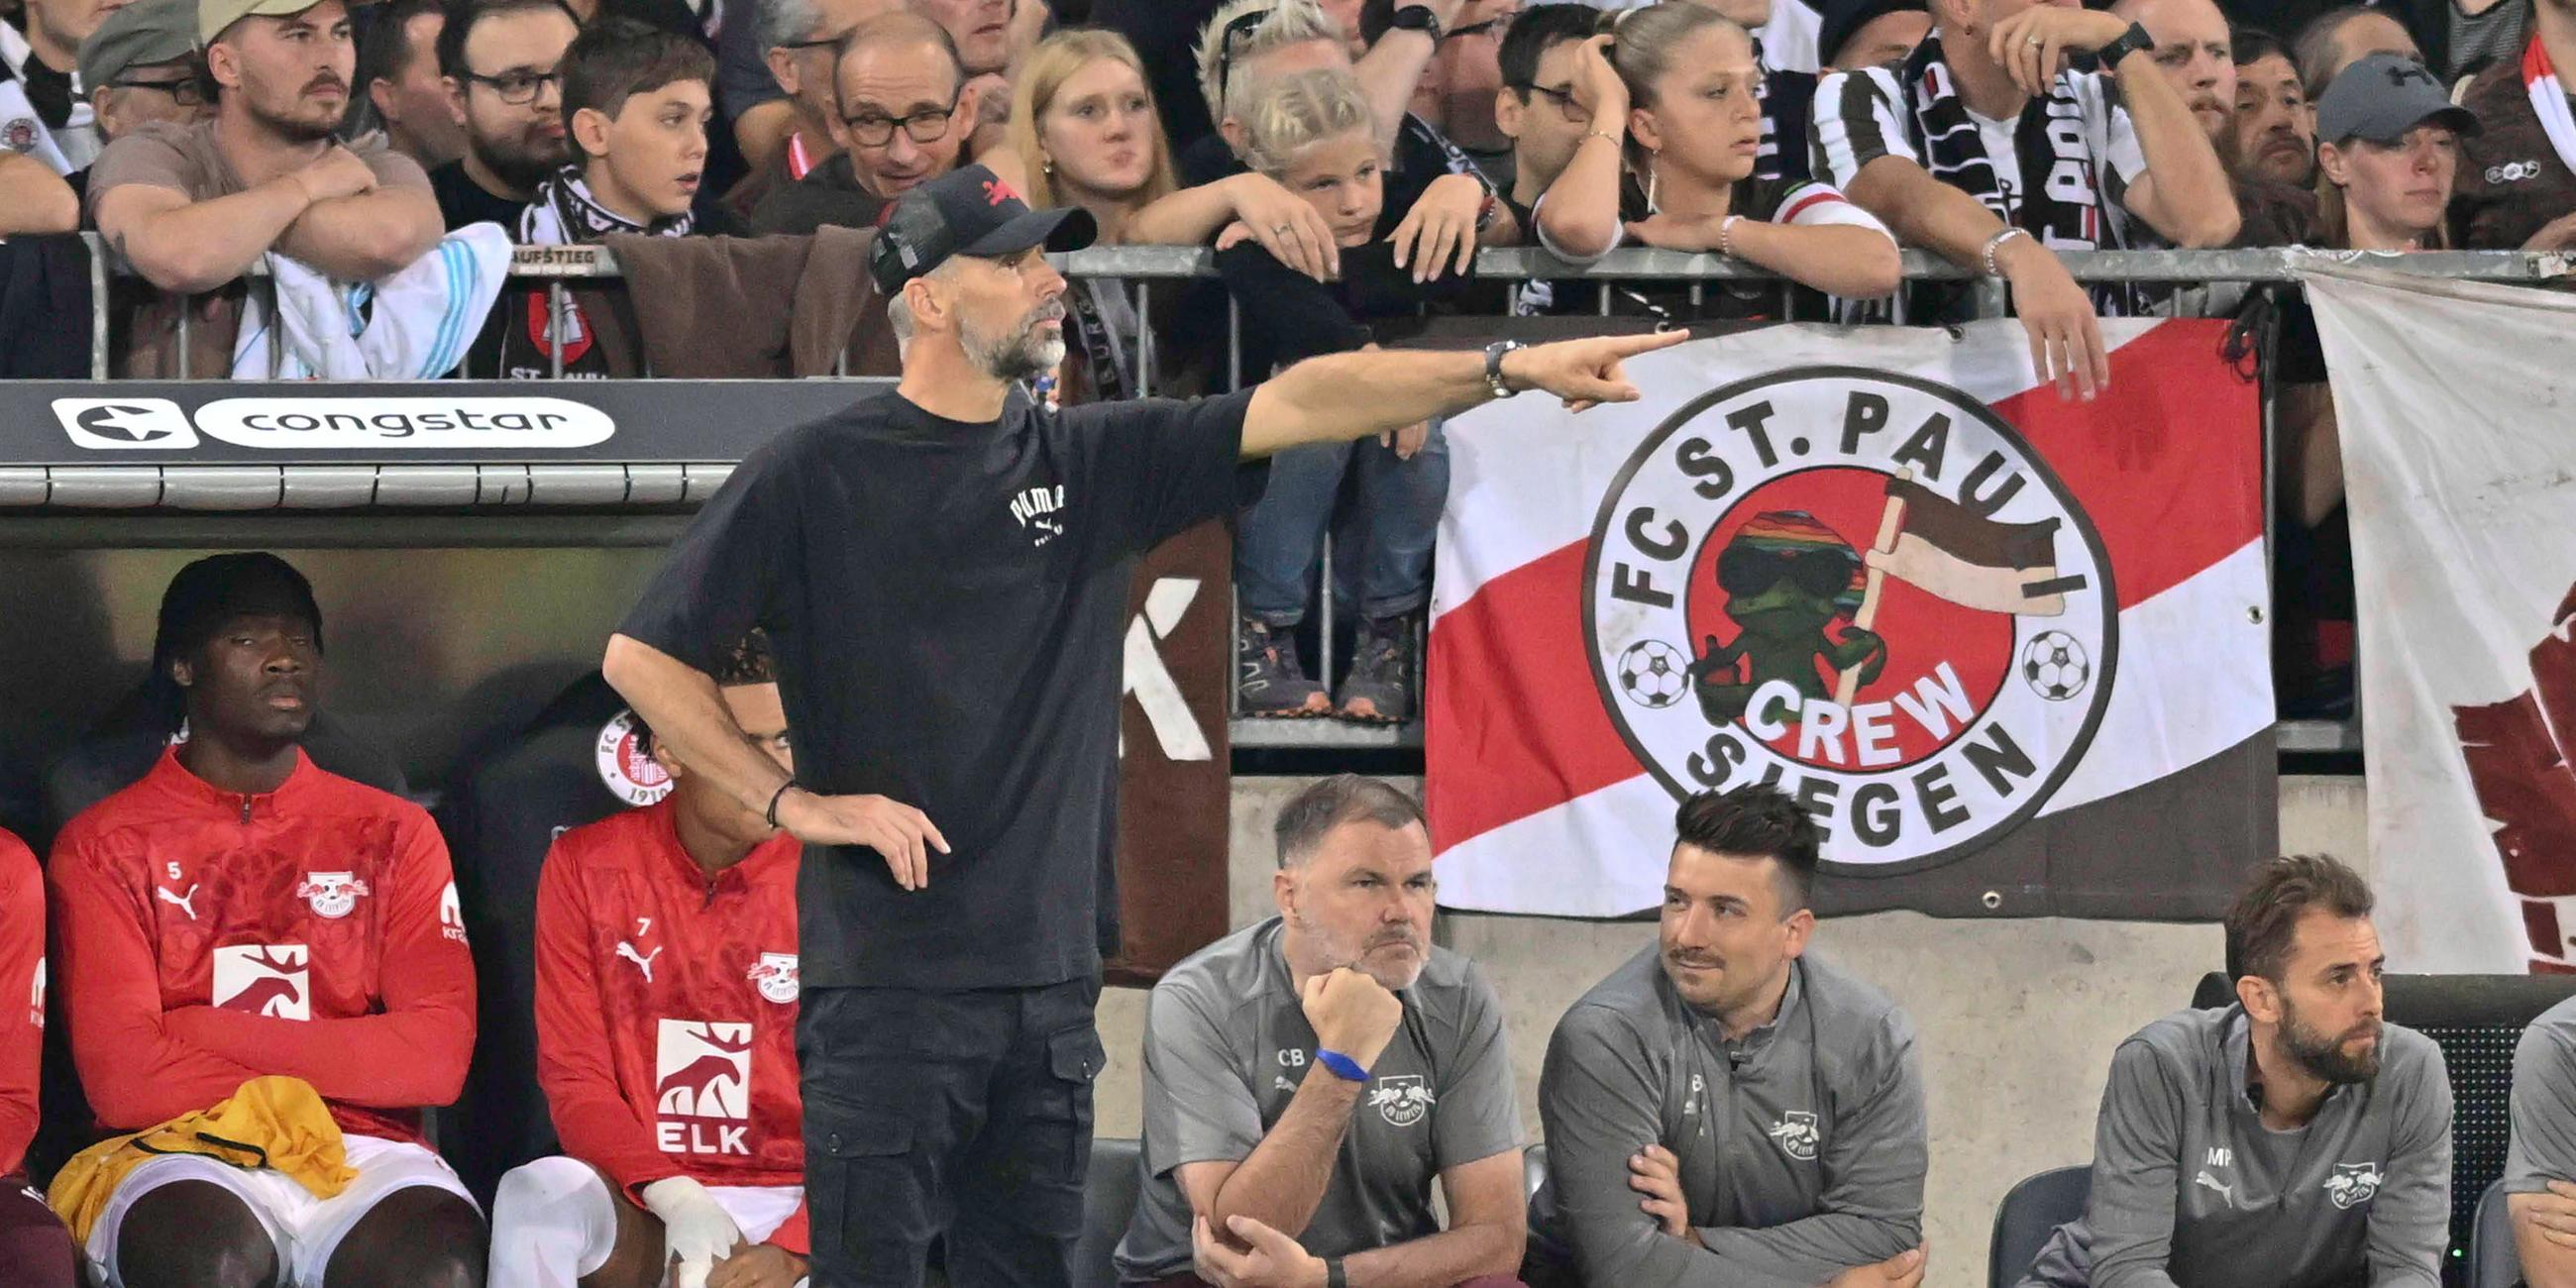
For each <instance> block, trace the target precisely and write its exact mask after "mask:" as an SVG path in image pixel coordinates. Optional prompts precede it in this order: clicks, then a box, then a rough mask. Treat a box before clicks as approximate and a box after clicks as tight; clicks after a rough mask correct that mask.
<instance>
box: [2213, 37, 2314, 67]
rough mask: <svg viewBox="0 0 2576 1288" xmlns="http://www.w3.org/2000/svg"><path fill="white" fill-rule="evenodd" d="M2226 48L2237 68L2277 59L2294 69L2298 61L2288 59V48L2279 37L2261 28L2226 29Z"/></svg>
mask: <svg viewBox="0 0 2576 1288" xmlns="http://www.w3.org/2000/svg"><path fill="white" fill-rule="evenodd" d="M2227 47H2228V50H2229V52H2230V54H2231V55H2232V56H2233V57H2234V58H2235V59H2236V65H2237V66H2239V67H2243V66H2245V65H2246V64H2248V63H2259V62H2261V61H2263V60H2264V59H2266V58H2279V59H2281V60H2283V61H2285V62H2287V63H2289V64H2290V65H2291V67H2292V68H2294V69H2295V68H2296V67H2297V66H2298V60H2297V59H2295V58H2292V57H2290V47H2289V46H2288V45H2287V44H2284V43H2282V40H2281V38H2280V37H2279V36H2275V35H2273V34H2272V33H2271V32H2269V31H2266V30H2264V29H2263V28H2261V27H2230V28H2228V29H2227Z"/></svg>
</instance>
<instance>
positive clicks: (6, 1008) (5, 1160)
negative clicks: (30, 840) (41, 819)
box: [0, 832, 45, 1176]
mask: <svg viewBox="0 0 2576 1288" xmlns="http://www.w3.org/2000/svg"><path fill="white" fill-rule="evenodd" d="M44 1050H45V878H44V874H43V873H42V872H40V871H38V870H37V868H36V856H35V855H33V854H30V853H28V852H27V847H26V846H25V845H24V844H22V843H20V842H19V840H18V838H17V837H14V836H11V835H9V834H8V833H7V832H0V1176H7V1175H10V1174H11V1173H14V1172H16V1171H17V1170H18V1165H19V1163H20V1162H22V1161H24V1160H25V1158H26V1156H27V1142H28V1141H31V1140H34V1139H35V1138H36V1079H37V1076H38V1071H39V1069H40V1067H41V1065H42V1064H43V1058H44Z"/></svg>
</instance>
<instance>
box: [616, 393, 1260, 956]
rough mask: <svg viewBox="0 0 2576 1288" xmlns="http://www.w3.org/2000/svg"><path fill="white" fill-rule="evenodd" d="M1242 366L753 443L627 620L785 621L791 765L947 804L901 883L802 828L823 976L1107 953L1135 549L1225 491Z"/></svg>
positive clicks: (708, 641)
mask: <svg viewBox="0 0 2576 1288" xmlns="http://www.w3.org/2000/svg"><path fill="white" fill-rule="evenodd" d="M1250 402H1251V393H1250V391H1248V390H1247V391H1245V392H1242V393H1237V394H1230V395H1227V396H1225V397H1221V398H1209V399H1201V400H1197V401H1193V402H1176V401H1172V400H1168V399H1146V400H1139V401H1129V402H1117V403H1090V404H1085V405H1082V406H1077V407H1069V408H1066V409H1065V410H1063V411H1062V412H1050V411H1045V410H1042V409H1040V408H1038V407H1037V406H1035V405H1034V404H1033V403H1031V402H1030V401H1029V400H1028V399H1027V398H1025V397H1022V396H1020V395H1018V394H1016V393H1015V394H1013V395H1012V397H1011V399H1010V402H1009V404H1008V405H1007V406H1006V407H1005V408H1004V409H1003V412H1002V415H1001V417H1000V418H999V419H998V420H996V421H993V422H991V423H987V424H966V423H962V422H958V421H951V420H944V419H941V418H939V417H935V416H932V415H930V414H929V413H927V412H925V411H923V410H921V409H920V408H919V407H916V406H914V405H913V404H912V403H911V402H910V401H908V400H906V399H904V398H903V397H901V396H900V395H898V394H895V393H892V392H888V393H883V394H879V395H876V396H874V397H871V398H869V399H867V400H865V401H863V402H861V403H859V404H858V405H856V406H854V407H852V408H851V409H850V410H848V411H846V412H843V413H841V414H839V415H837V416H834V417H832V418H830V419H828V420H824V421H821V422H818V423H816V424H813V425H808V426H805V427H803V428H801V429H796V430H791V431H789V432H788V433H786V434H784V435H782V436H780V437H779V438H778V439H776V440H774V441H772V442H770V443H768V444H766V445H764V446H763V447H761V448H760V449H759V450H757V451H754V452H753V453H752V454H751V456H750V457H749V458H748V459H746V460H745V461H744V462H743V463H742V465H741V466H740V467H739V468H737V469H736V470H735V471H734V474H733V477H732V478H731V479H730V480H729V481H727V482H726V484H725V486H724V488H723V489H722V490H721V491H719V492H718V493H717V494H716V496H715V498H714V499H713V500H712V501H710V502H708V504H707V508H706V509H705V510H704V511H703V512H702V513H700V514H699V516H698V518H697V520H696V521H695V522H694V523H693V524H691V525H690V528H689V531H688V532H687V534H685V535H684V536H682V537H681V539H680V541H679V543H678V544H677V545H675V546H674V547H673V548H672V551H671V559H670V562H669V563H668V564H666V565H665V566H664V567H663V569H662V571H661V573H660V575H659V576H657V577H656V578H655V579H654V581H653V583H652V585H651V586H650V587H648V588H647V589H646V591H645V593H644V596H643V599H642V601H641V602H640V603H638V604H637V605H636V607H635V610H634V612H632V613H630V614H629V615H628V616H627V619H626V621H625V623H624V625H622V626H620V627H619V628H618V629H619V630H620V631H621V632H622V633H624V634H626V635H628V636H631V637H633V638H635V639H638V640H641V641H643V642H644V643H646V644H650V645H652V646H653V647H654V648H657V649H660V650H661V651H663V652H665V653H668V654H670V655H671V656H673V657H675V658H678V659H679V660H681V661H683V662H686V663H688V664H689V665H691V666H695V667H698V668H700V669H708V668H710V667H711V666H712V664H713V663H714V661H715V660H716V658H717V657H718V656H719V655H720V654H722V653H723V652H724V651H725V650H726V649H727V648H729V647H730V646H731V644H732V643H733V642H734V641H736V640H738V639H740V638H741V637H742V636H743V635H744V634H745V633H747V632H748V631H749V630H750V629H751V628H752V627H753V626H765V627H767V628H768V631H769V635H770V640H771V644H772V647H773V649H774V651H775V653H776V656H777V659H778V666H779V689H780V693H781V696H782V698H783V699H784V701H785V703H786V708H787V721H788V727H789V728H790V729H791V730H793V736H794V738H795V740H796V778H797V781H798V782H799V783H802V784H804V785H806V786H808V787H811V788H812V789H814V790H815V791H818V792H822V793H826V794H835V795H840V794H875V795H883V796H887V797H890V798H892V799H894V800H897V801H900V802H903V803H904V804H907V805H912V806H915V807H917V808H919V809H921V810H922V811H923V812H924V813H926V814H928V815H929V816H930V821H931V823H932V824H933V825H935V826H936V827H938V828H939V830H940V832H941V833H942V834H943V835H945V836H946V837H947V839H948V843H949V845H950V846H951V847H952V851H953V852H952V853H951V854H948V855H944V856H943V855H939V854H936V853H934V854H933V855H932V856H931V860H930V884H929V886H928V887H927V888H926V889H923V890H918V891H914V892H910V893H906V892H905V891H904V890H903V889H901V888H900V887H898V886H897V885H896V884H895V883H894V878H893V877H892V876H891V875H890V874H888V872H887V871H886V866H885V861H884V860H883V858H881V857H880V856H879V855H878V854H877V853H876V852H875V851H874V850H871V849H867V848H864V847H857V846H849V847H832V848H818V849H814V850H809V851H808V852H807V856H806V861H805V865H804V870H803V873H802V875H801V876H800V877H799V879H798V885H797V908H798V916H799V923H800V926H801V932H800V933H801V939H802V941H803V948H802V950H801V951H802V956H803V961H804V971H805V975H804V979H805V982H806V984H808V985H809V986H813V987H818V988H833V987H863V986H873V987H897V988H921V989H968V988H1022V987H1031V986H1036V985H1043V984H1053V983H1058V982H1061V981H1064V980H1068V979H1075V978H1082V977H1088V976H1095V975H1097V974H1098V973H1099V970H1100V949H1099V939H1100V937H1101V935H1102V932H1103V931H1104V930H1105V929H1106V928H1107V927H1108V926H1109V925H1111V924H1112V922H1113V921H1114V918H1112V917H1111V916H1110V915H1109V914H1108V910H1110V909H1114V908H1115V907H1116V906H1117V903H1116V898H1117V896H1116V893H1115V891H1114V890H1111V889H1108V888H1105V887H1106V885H1107V884H1108V882H1109V881H1110V880H1111V879H1112V878H1111V876H1110V872H1111V869H1110V867H1109V864H1110V858H1111V855H1112V853H1113V847H1114V845H1115V843H1116V839H1117V803H1118V699H1119V692H1120V688H1119V681H1120V674H1121V657H1122V654H1123V649H1124V645H1123V640H1124V633H1123V632H1124V630H1125V626H1126V613H1127V594H1128V588H1129V582H1130V580H1131V579H1132V574H1133V571H1134V568H1135V564H1136V559H1137V556H1138V555H1140V554H1142V553H1143V552H1144V551H1145V550H1147V549H1148V548H1150V547H1152V546H1153V545H1154V544H1155V543H1157V542H1159V541H1161V540H1162V539H1163V538H1165V537H1167V536H1170V535H1172V534H1174V533H1177V532H1179V531H1181V530H1183V529H1185V528H1188V527H1190V526H1192V525H1194V524H1196V523H1199V522H1201V521H1203V520H1205V519H1208V518H1210V517H1213V516H1218V515H1224V514H1230V513H1232V512H1233V510H1234V508H1235V506H1236V504H1237V502H1238V500H1239V497H1238V491H1237V490H1238V487H1239V486H1241V485H1242V484H1243V483H1246V482H1257V481H1258V479H1259V470H1258V469H1257V468H1256V469H1253V470H1249V471H1239V470H1238V466H1237V460H1238V456H1239V454H1240V452H1241V449H1242V440H1243V416H1244V409H1245V408H1246V407H1247V406H1248V405H1249V404H1250Z"/></svg>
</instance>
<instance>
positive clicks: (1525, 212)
mask: <svg viewBox="0 0 2576 1288" xmlns="http://www.w3.org/2000/svg"><path fill="white" fill-rule="evenodd" d="M1600 23H1601V11H1600V10H1598V9H1595V8H1593V7H1592V6H1591V5H1588V4H1571V3H1569V4H1543V5H1535V6H1533V7H1531V8H1528V9H1525V10H1522V11H1521V14H1520V16H1519V17H1518V18H1517V19H1515V20H1514V21H1513V23H1512V26H1511V31H1510V33H1509V34H1508V35H1505V36H1504V37H1503V39H1502V41H1501V45H1502V49H1501V52H1500V53H1499V55H1498V56H1497V60H1496V61H1497V63H1498V64H1499V67H1500V71H1501V79H1502V83H1503V89H1502V92H1501V93H1499V94H1496V95H1495V96H1494V128H1495V130H1496V131H1497V132H1498V133H1500V134H1501V135H1502V136H1503V137H1504V138H1506V139H1509V140H1511V141H1512V186H1511V189H1510V190H1509V192H1508V193H1506V194H1505V196H1504V198H1503V200H1504V201H1505V202H1506V203H1508V204H1509V205H1510V206H1511V211H1512V217H1513V218H1514V219H1515V220H1516V221H1517V222H1518V223H1519V224H1520V226H1521V227H1523V228H1526V229H1529V230H1530V235H1531V236H1532V237H1533V238H1535V239H1537V241H1538V243H1539V244H1540V245H1541V246H1544V247H1546V248H1547V250H1548V251H1549V253H1551V254H1553V255H1555V256H1557V257H1558V258H1560V259H1563V260H1566V261H1567V262H1569V263H1576V264H1580V263H1586V262H1589V261H1590V260H1594V259H1598V258H1600V257H1601V255H1602V254H1603V253H1605V252H1606V251H1607V250H1608V249H1609V248H1608V247H1607V246H1601V247H1582V248H1577V247H1567V246H1559V245H1557V244H1556V243H1555V242H1554V241H1552V240H1551V239H1549V237H1548V235H1547V230H1546V229H1545V228H1544V227H1542V226H1541V225H1540V224H1539V222H1538V204H1539V200H1540V198H1542V197H1545V196H1546V195H1547V191H1548V189H1549V188H1550V187H1552V186H1554V185H1555V184H1556V183H1557V182H1558V181H1559V180H1560V178H1561V177H1562V176H1564V175H1565V174H1566V173H1567V171H1569V170H1571V169H1572V168H1573V165H1574V162H1575V160H1576V159H1577V157H1578V156H1580V155H1581V152H1582V147H1583V140H1584V139H1585V138H1586V137H1588V136H1589V135H1590V134H1591V133H1592V104H1591V103H1590V102H1588V101H1587V100H1586V96H1585V93H1584V91H1583V90H1582V89H1581V88H1579V87H1578V86H1577V85H1576V84H1575V79H1576V74H1577V73H1578V72H1579V71H1580V70H1581V69H1582V68H1583V66H1584V63H1585V59H1584V57H1583V54H1584V49H1583V42H1584V41H1586V40H1589V39H1591V37H1592V33H1593V32H1594V31H1595V30H1597V29H1598V28H1599V27H1600ZM1591 61H1594V62H1601V61H1602V60H1600V59H1597V58H1596V59H1593V60H1591ZM1606 68H1607V64H1606V63H1603V69H1606ZM1596 79H1602V78H1599V76H1598V73H1597V72H1596ZM1617 82H1618V77H1617V75H1616V74H1612V75H1610V76H1608V77H1607V78H1606V79H1602V87H1601V88H1596V89H1593V90H1592V91H1591V93H1590V96H1591V97H1592V98H1598V97H1600V96H1602V95H1603V94H1604V93H1607V94H1609V95H1611V96H1613V97H1624V93H1623V89H1622V87H1619V86H1618V83H1617ZM1619 128H1624V126H1623V127H1619ZM1598 151H1599V152H1601V153H1602V154H1603V155H1601V156H1599V157H1598V158H1596V159H1595V160H1593V161H1592V163H1591V164H1590V165H1589V166H1587V167H1586V172H1584V173H1577V174H1576V175H1575V177H1574V178H1573V179H1572V180H1571V181H1570V182H1573V183H1575V184H1578V185H1581V184H1585V183H1589V184H1590V185H1591V186H1593V187H1595V188H1597V189H1599V190H1600V192H1601V193H1603V194H1606V196H1607V199H1608V200H1610V201H1611V202H1613V203H1614V204H1615V203H1616V202H1617V201H1618V192H1619V155H1618V149H1617V148H1615V147H1613V148H1603V149H1598ZM1575 294H1578V295H1579V294H1582V293H1581V292H1576V293H1575ZM1588 299H1589V297H1588V296H1586V297H1585V302H1588ZM1560 303H1562V304H1564V305H1565V306H1567V307H1573V306H1574V305H1575V304H1576V303H1577V301H1575V300H1574V299H1573V297H1572V296H1568V297H1567V298H1566V299H1565V300H1563V301H1560V300H1559V299H1558V295H1557V291H1556V284H1555V283H1554V282H1548V281H1539V280H1532V281H1529V282H1524V283H1521V284H1520V285H1519V286H1517V287H1515V288H1514V290H1513V292H1512V312H1513V313H1515V314H1519V315H1522V316H1533V315H1537V314H1544V313H1553V312H1555V311H1557V309H1558V307H1559V305H1560Z"/></svg>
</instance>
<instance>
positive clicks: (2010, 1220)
mask: <svg viewBox="0 0 2576 1288" xmlns="http://www.w3.org/2000/svg"><path fill="white" fill-rule="evenodd" d="M2092 1195H2093V1165H2092V1164H2090V1163H2086V1164H2084V1165H2082V1166H2080V1167H2058V1168H2051V1169H2050V1170H2048V1171H2045V1172H2041V1173H2040V1174H2038V1175H2037V1176H2031V1177H2026V1178H2024V1179H2023V1180H2022V1182H2021V1184H2019V1185H2015V1186H2014V1187H2012V1190H2011V1192H2010V1193H2007V1194H2005V1195H2004V1201H2003V1204H2002V1205H2001V1206H1999V1207H1997V1208H1996V1209H1995V1237H1994V1239H1993V1241H1992V1242H1990V1243H1988V1244H1987V1245H1986V1282H1987V1283H1988V1284H1989V1285H1990V1286H1991V1288H2012V1285H2013V1284H2014V1283H2016V1282H2018V1281H2019V1280H2020V1279H2021V1277H2022V1276H2023V1275H2024V1274H2027V1273H2029V1271H2030V1263H2031V1262H2033V1261H2036V1260H2038V1259H2039V1250H2040V1249H2041V1248H2044V1247H2046V1246H2048V1236H2050V1235H2052V1234H2055V1233H2056V1232H2057V1227H2059V1226H2061V1225H2064V1224H2066V1223H2067V1222H2069V1221H2072V1220H2074V1219H2076V1218H2077V1217H2080V1216H2082V1215H2084V1203H2085V1200H2087V1199H2089V1198H2091V1197H2092Z"/></svg>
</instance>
